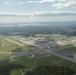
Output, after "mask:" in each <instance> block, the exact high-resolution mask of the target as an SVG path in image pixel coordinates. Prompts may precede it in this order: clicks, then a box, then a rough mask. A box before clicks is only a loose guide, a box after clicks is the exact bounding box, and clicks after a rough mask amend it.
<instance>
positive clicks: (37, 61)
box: [0, 55, 76, 71]
mask: <svg viewBox="0 0 76 75" xmlns="http://www.w3.org/2000/svg"><path fill="white" fill-rule="evenodd" d="M8 64H20V65H22V66H24V67H26V68H27V69H31V68H35V67H36V66H38V65H44V64H46V65H47V64H48V65H63V66H67V67H70V68H72V69H73V70H74V71H76V64H75V63H72V62H69V61H67V60H64V59H62V58H59V57H56V56H53V55H51V56H47V57H43V58H27V57H26V56H23V57H20V58H16V59H13V60H9V61H5V62H0V66H2V65H8Z"/></svg>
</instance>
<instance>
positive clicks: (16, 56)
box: [0, 38, 76, 63]
mask: <svg viewBox="0 0 76 75" xmlns="http://www.w3.org/2000/svg"><path fill="white" fill-rule="evenodd" d="M5 40H7V41H9V42H11V43H14V44H16V45H19V46H21V47H25V46H24V44H21V43H18V42H16V41H14V40H11V39H9V38H5ZM71 47H74V46H73V45H72V46H71V45H70V46H66V47H62V48H59V49H56V50H53V51H50V50H45V49H43V48H42V47H41V46H40V47H39V48H40V50H41V51H45V52H49V53H51V54H53V55H55V56H58V57H61V58H63V59H66V60H68V61H71V62H74V63H76V60H75V59H72V58H69V57H65V56H63V55H60V54H58V53H56V51H60V50H63V49H66V48H71ZM40 50H39V51H40ZM35 51H36V50H35ZM27 52H28V51H26V52H24V53H19V54H18V55H15V56H10V57H6V58H2V59H0V61H4V60H10V59H13V58H18V57H21V56H25V55H27V54H28V53H27ZM33 54H35V52H34V53H33Z"/></svg>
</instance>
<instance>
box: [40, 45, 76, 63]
mask: <svg viewBox="0 0 76 75" xmlns="http://www.w3.org/2000/svg"><path fill="white" fill-rule="evenodd" d="M39 47H40V48H41V50H44V51H46V52H48V53H51V54H53V55H55V56H58V57H61V58H64V59H66V60H68V61H71V62H73V63H76V60H75V59H73V58H69V57H66V56H63V55H60V54H58V53H56V52H55V51H60V50H63V49H66V48H71V47H73V46H66V47H63V48H59V49H56V50H53V51H50V50H48V49H47V50H45V49H42V47H41V46H39Z"/></svg>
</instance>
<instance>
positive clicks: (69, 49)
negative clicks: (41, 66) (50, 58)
mask: <svg viewBox="0 0 76 75" xmlns="http://www.w3.org/2000/svg"><path fill="white" fill-rule="evenodd" d="M63 51H76V47H71V48H67V49H64V50H63Z"/></svg>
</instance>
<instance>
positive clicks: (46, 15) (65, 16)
mask: <svg viewBox="0 0 76 75" xmlns="http://www.w3.org/2000/svg"><path fill="white" fill-rule="evenodd" d="M70 20H74V21H76V12H72V11H52V12H51V11H46V12H33V13H31V14H27V13H8V12H7V13H4V12H0V23H9V22H10V23H14V22H46V21H70Z"/></svg>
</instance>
